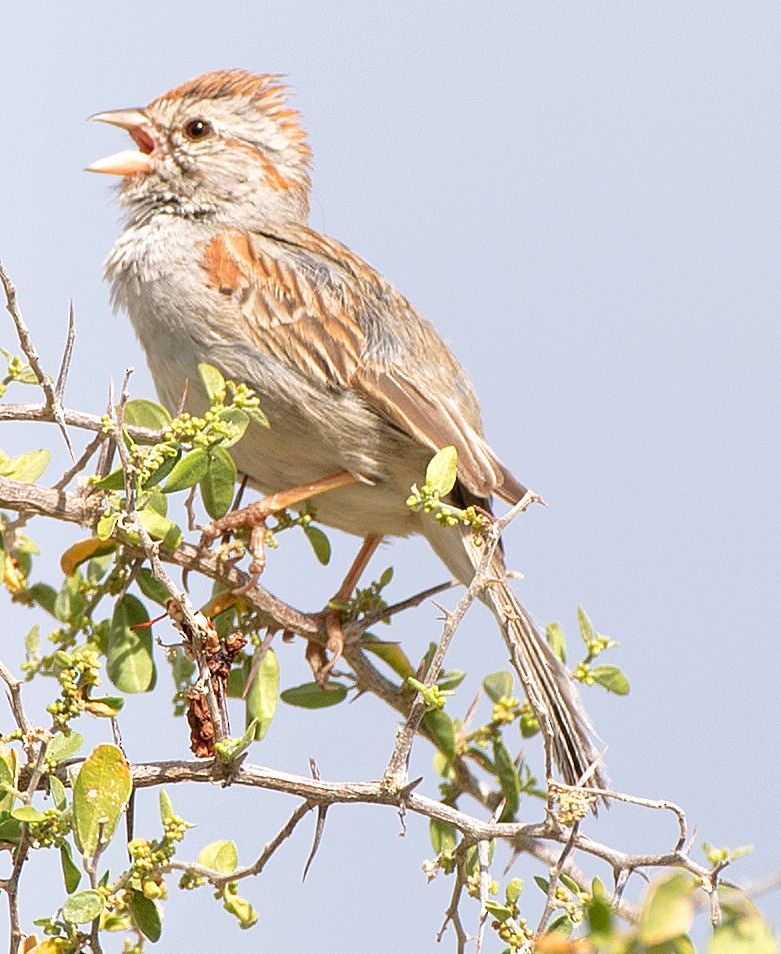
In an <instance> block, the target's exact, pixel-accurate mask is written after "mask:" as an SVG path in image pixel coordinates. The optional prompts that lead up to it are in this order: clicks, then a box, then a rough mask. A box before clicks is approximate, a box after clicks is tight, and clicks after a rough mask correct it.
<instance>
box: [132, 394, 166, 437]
mask: <svg viewBox="0 0 781 954" xmlns="http://www.w3.org/2000/svg"><path fill="white" fill-rule="evenodd" d="M170 423H171V415H170V414H169V413H168V411H166V409H165V408H164V407H163V406H162V405H161V404H155V402H154V401H147V400H146V399H144V398H140V399H138V400H135V401H128V402H127V404H126V405H125V424H129V425H130V426H131V427H148V428H149V430H150V431H162V430H164V429H165V428H166V427H168V425H169V424H170Z"/></svg>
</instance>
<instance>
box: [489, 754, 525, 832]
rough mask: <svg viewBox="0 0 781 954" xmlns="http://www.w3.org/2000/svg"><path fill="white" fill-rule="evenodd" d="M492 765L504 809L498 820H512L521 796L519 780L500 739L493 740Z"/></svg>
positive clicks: (510, 757)
mask: <svg viewBox="0 0 781 954" xmlns="http://www.w3.org/2000/svg"><path fill="white" fill-rule="evenodd" d="M494 766H495V768H496V775H497V777H498V779H499V785H500V786H501V789H502V795H504V809H503V810H502V815H501V818H500V819H499V821H512V819H513V818H514V817H515V813H516V812H517V811H518V802H519V801H520V797H521V780H520V778H519V777H518V770H517V769H516V767H515V764H514V763H513V760H512V756H511V755H510V753H509V751H508V750H507V746H506V745H505V744H504V742H502V740H501V739H497V740H496V741H495V742H494Z"/></svg>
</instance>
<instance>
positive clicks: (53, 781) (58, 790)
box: [47, 775, 68, 812]
mask: <svg viewBox="0 0 781 954" xmlns="http://www.w3.org/2000/svg"><path fill="white" fill-rule="evenodd" d="M47 781H48V783H49V794H50V795H51V797H52V802H54V807H55V808H56V809H57V810H58V811H60V812H64V811H65V809H66V808H67V807H68V796H67V795H66V793H65V786H64V785H63V784H62V782H61V781H60V780H59V779H58V778H57V776H56V775H49V776H48V778H47Z"/></svg>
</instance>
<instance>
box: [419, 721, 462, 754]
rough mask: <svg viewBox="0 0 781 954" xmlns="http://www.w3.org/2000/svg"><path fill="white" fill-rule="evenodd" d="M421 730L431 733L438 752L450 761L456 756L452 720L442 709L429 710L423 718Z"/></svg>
mask: <svg viewBox="0 0 781 954" xmlns="http://www.w3.org/2000/svg"><path fill="white" fill-rule="evenodd" d="M421 724H422V726H423V728H424V729H426V730H427V731H428V732H430V733H431V736H432V738H433V739H434V742H435V743H436V745H437V747H438V748H439V750H440V751H441V752H442V753H443V754H444V755H446V756H447V757H448V759H450V760H452V759H454V758H455V755H456V734H455V729H454V728H453V720H452V719H451V718H450V716H449V715H448V714H447V712H445V711H444V709H431V710H430V711H429V712H427V713H426V714H425V715H424V716H423V722H422V723H421Z"/></svg>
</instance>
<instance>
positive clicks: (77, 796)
mask: <svg viewBox="0 0 781 954" xmlns="http://www.w3.org/2000/svg"><path fill="white" fill-rule="evenodd" d="M132 789H133V782H132V780H131V775H130V766H129V765H128V764H127V762H126V761H125V757H124V756H123V755H122V752H121V751H120V750H119V749H118V748H117V747H116V746H115V745H99V746H98V747H97V748H96V749H94V750H93V751H92V752H91V753H90V755H89V756H87V758H86V760H85V761H84V764H83V765H82V767H81V770H80V772H79V774H78V776H77V777H76V782H75V783H74V786H73V832H74V834H75V836H76V844H77V845H78V847H79V849H80V851H81V852H82V853H83V854H84V855H85V856H86V857H88V858H91V857H92V856H93V855H94V854H95V852H96V851H97V848H98V845H99V844H106V843H107V842H108V841H109V840H110V839H111V836H112V835H113V834H114V829H115V828H116V827H117V822H118V821H119V818H120V816H121V814H122V812H123V811H124V809H125V806H126V805H127V803H128V800H129V798H130V793H131V791H132Z"/></svg>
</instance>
